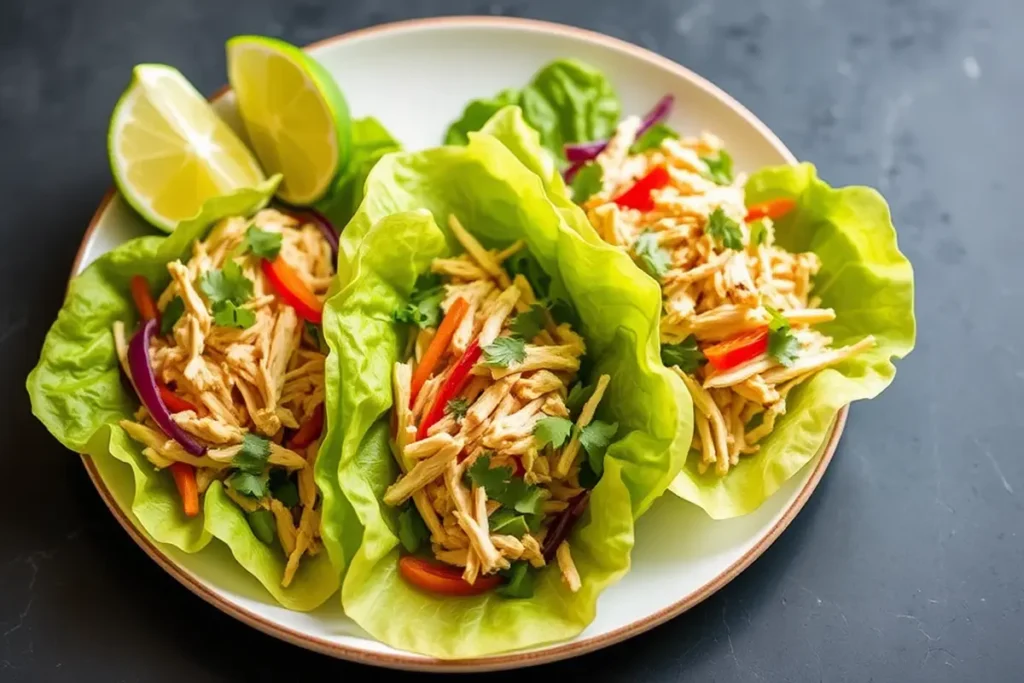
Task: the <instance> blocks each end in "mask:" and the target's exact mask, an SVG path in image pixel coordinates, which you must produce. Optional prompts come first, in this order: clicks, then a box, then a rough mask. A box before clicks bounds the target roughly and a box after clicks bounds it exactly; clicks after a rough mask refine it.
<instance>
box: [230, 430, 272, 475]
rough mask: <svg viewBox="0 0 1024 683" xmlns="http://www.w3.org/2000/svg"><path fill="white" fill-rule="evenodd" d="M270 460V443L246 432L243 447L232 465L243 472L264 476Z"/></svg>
mask: <svg viewBox="0 0 1024 683" xmlns="http://www.w3.org/2000/svg"><path fill="white" fill-rule="evenodd" d="M269 458H270V442H269V441H267V440H266V439H264V438H263V437H261V436H257V435H255V434H253V433H252V432H246V434H245V436H243V437H242V447H241V449H239V451H238V452H237V453H235V457H233V458H232V459H231V464H232V465H233V466H234V467H237V468H238V469H239V470H241V471H242V472H248V473H249V474H262V473H263V470H264V468H265V467H266V466H267V460H268V459H269Z"/></svg>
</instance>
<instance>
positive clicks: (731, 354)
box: [704, 327, 768, 372]
mask: <svg viewBox="0 0 1024 683" xmlns="http://www.w3.org/2000/svg"><path fill="white" fill-rule="evenodd" d="M767 350H768V328H767V327H763V328H761V329H758V330H754V331H753V332H746V333H744V334H741V335H739V336H736V337H733V338H732V339H726V340H725V341H723V342H719V343H717V344H714V345H713V346H708V347H705V348H704V355H705V356H706V357H707V359H708V362H709V363H710V364H711V366H712V367H713V368H714V369H715V370H717V371H719V372H722V371H724V370H728V369H729V368H734V367H736V366H737V365H739V364H740V363H745V362H746V361H748V360H750V359H752V358H757V357H758V356H760V355H761V354H762V353H764V352H765V351H767Z"/></svg>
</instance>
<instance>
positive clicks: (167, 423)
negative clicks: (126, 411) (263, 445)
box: [128, 318, 206, 455]
mask: <svg viewBox="0 0 1024 683" xmlns="http://www.w3.org/2000/svg"><path fill="white" fill-rule="evenodd" d="M158 324H159V323H158V322H157V320H156V318H150V319H149V320H147V321H146V322H144V323H143V324H142V328H141V329H140V330H139V331H138V332H136V333H135V336H133V337H132V340H131V341H130V342H129V343H128V369H129V370H130V371H131V379H132V384H133V385H135V391H136V393H138V395H139V400H140V401H142V405H144V406H145V407H146V410H147V411H148V412H149V415H150V417H152V418H153V421H154V422H156V423H157V425H158V426H159V427H160V429H161V430H163V432H164V434H166V435H167V436H169V437H171V438H172V439H174V440H175V441H177V442H178V443H180V444H181V447H182V448H184V449H185V450H186V451H188V452H189V453H191V454H192V455H202V454H204V453H205V452H206V447H205V446H203V445H202V444H201V443H199V442H198V441H196V440H195V439H194V438H193V437H192V435H191V434H189V433H188V432H186V431H185V430H184V429H182V428H181V427H179V426H178V425H177V423H176V422H175V421H174V420H173V419H172V418H171V413H170V412H169V411H168V410H167V406H165V405H164V400H163V398H161V397H160V387H159V386H158V385H157V381H156V376H155V375H154V374H153V368H152V366H151V365H150V364H149V341H150V340H151V339H152V338H153V334H154V333H155V332H156V328H157V325H158Z"/></svg>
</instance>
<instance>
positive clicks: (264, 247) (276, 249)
mask: <svg viewBox="0 0 1024 683" xmlns="http://www.w3.org/2000/svg"><path fill="white" fill-rule="evenodd" d="M245 246H246V247H248V248H249V251H251V252H252V253H253V254H255V255H256V256H259V257H260V258H265V259H267V260H268V261H273V260H274V259H276V258H277V255H278V254H279V253H280V252H281V233H279V232H270V231H269V230H261V229H260V228H257V227H256V226H255V225H253V226H250V227H249V229H248V230H246V231H245Z"/></svg>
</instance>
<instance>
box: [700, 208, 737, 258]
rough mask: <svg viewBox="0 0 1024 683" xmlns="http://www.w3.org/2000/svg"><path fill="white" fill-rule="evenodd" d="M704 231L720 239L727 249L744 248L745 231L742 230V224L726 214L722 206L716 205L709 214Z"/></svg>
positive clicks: (713, 237)
mask: <svg viewBox="0 0 1024 683" xmlns="http://www.w3.org/2000/svg"><path fill="white" fill-rule="evenodd" d="M704 232H705V233H707V234H708V235H710V236H711V237H712V239H715V240H718V243H719V244H721V245H722V246H724V247H725V248H726V249H737V250H739V249H742V248H743V233H742V232H740V224H739V223H737V222H736V221H734V220H733V219H731V218H729V217H728V216H726V215H725V211H722V207H720V206H719V207H716V208H715V210H714V211H712V212H711V215H710V216H708V224H707V225H706V226H704Z"/></svg>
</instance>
